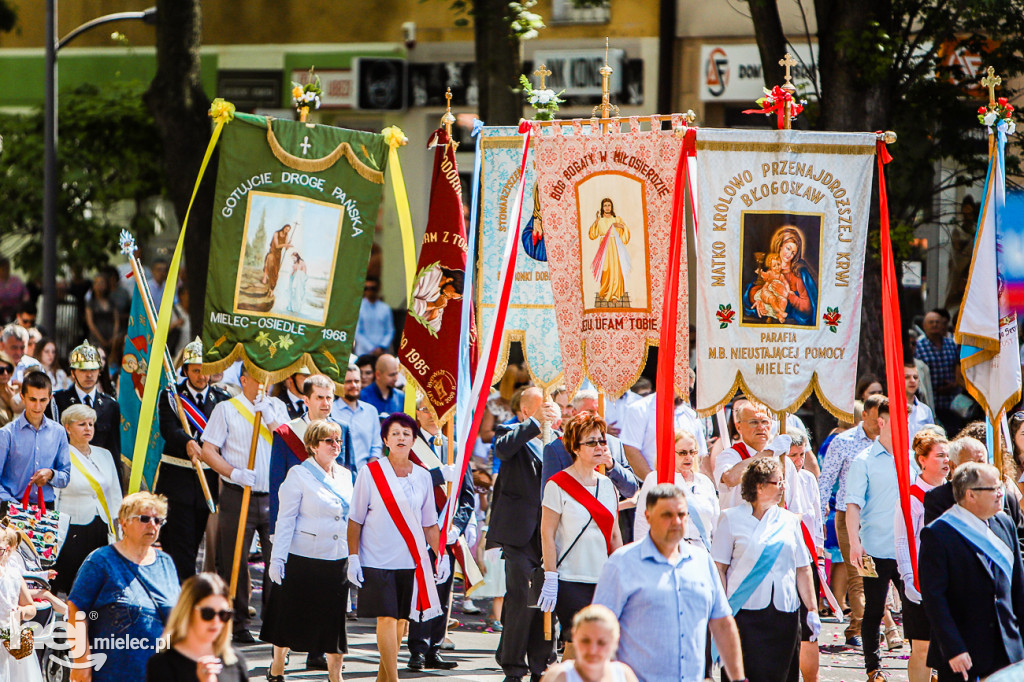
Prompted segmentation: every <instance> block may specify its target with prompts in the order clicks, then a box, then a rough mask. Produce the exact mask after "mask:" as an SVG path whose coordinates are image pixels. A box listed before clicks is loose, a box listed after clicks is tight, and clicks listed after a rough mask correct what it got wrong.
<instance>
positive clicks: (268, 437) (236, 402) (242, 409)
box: [228, 396, 274, 445]
mask: <svg viewBox="0 0 1024 682" xmlns="http://www.w3.org/2000/svg"><path fill="white" fill-rule="evenodd" d="M228 402H230V403H231V404H232V405H233V406H234V408H235V409H236V410H238V413H239V414H240V415H242V416H243V417H245V420H246V421H247V422H249V423H250V424H252V423H253V422H255V421H256V415H254V414H253V413H252V410H250V409H249V406H248V405H246V404H245V403H243V402H242V401H241V399H239V397H238V396H235V397H234V398H232V399H231V400H229V401H228ZM260 438H262V439H263V440H265V441H267V445H273V444H274V436H273V434H271V433H270V429H268V428H267V425H266V424H264V423H263V422H262V421H261V422H260Z"/></svg>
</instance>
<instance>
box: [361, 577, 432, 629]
mask: <svg viewBox="0 0 1024 682" xmlns="http://www.w3.org/2000/svg"><path fill="white" fill-rule="evenodd" d="M415 579H416V569H415V568H398V569H390V568H365V567H364V568H363V586H362V587H360V588H359V603H358V605H357V606H356V612H357V613H358V615H359V617H360V618H397V619H398V620H409V614H410V612H411V611H412V586H413V581H414V580H415ZM430 579H431V580H433V576H431V578H430Z"/></svg>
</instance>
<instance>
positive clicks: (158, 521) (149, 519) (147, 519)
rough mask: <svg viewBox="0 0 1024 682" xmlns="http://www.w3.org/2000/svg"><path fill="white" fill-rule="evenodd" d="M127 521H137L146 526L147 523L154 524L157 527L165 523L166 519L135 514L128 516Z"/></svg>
mask: <svg viewBox="0 0 1024 682" xmlns="http://www.w3.org/2000/svg"><path fill="white" fill-rule="evenodd" d="M128 518H129V519H138V520H139V522H140V523H142V524H143V525H146V524H147V523H155V524H156V525H157V526H162V525H164V524H165V523H167V519H165V518H164V517H162V516H150V515H149V514H136V515H135V516H129V517H128Z"/></svg>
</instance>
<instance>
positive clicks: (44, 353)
mask: <svg viewBox="0 0 1024 682" xmlns="http://www.w3.org/2000/svg"><path fill="white" fill-rule="evenodd" d="M35 358H36V360H38V361H39V364H40V365H42V366H43V371H44V372H46V376H48V377H50V381H52V382H53V392H54V393H56V392H57V391H63V390H64V389H65V388H71V383H72V382H71V379H70V378H69V377H68V375H67V372H65V371H64V370H63V369H62V368H61V366H60V359H59V358H58V357H57V342H56V341H54V340H53V339H51V338H48V337H44V338H43V339H41V340H40V341H39V343H37V344H36V356H35Z"/></svg>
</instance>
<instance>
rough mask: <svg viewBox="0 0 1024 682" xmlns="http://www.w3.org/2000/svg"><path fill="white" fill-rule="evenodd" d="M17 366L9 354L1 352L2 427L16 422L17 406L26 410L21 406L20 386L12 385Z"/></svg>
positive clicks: (0, 417)
mask: <svg viewBox="0 0 1024 682" xmlns="http://www.w3.org/2000/svg"><path fill="white" fill-rule="evenodd" d="M16 365H17V363H16V362H14V361H13V360H11V358H10V357H9V356H8V355H7V353H4V352H3V351H0V426H3V425H5V424H7V423H9V422H11V421H13V420H14V418H15V416H16V413H17V411H16V410H15V405H18V406H19V407H20V409H22V410H24V409H25V407H24V405H21V404H20V401H21V397H20V396H19V395H18V389H19V386H18V385H17V384H15V385H12V384H11V378H12V377H14V371H15V369H16Z"/></svg>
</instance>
